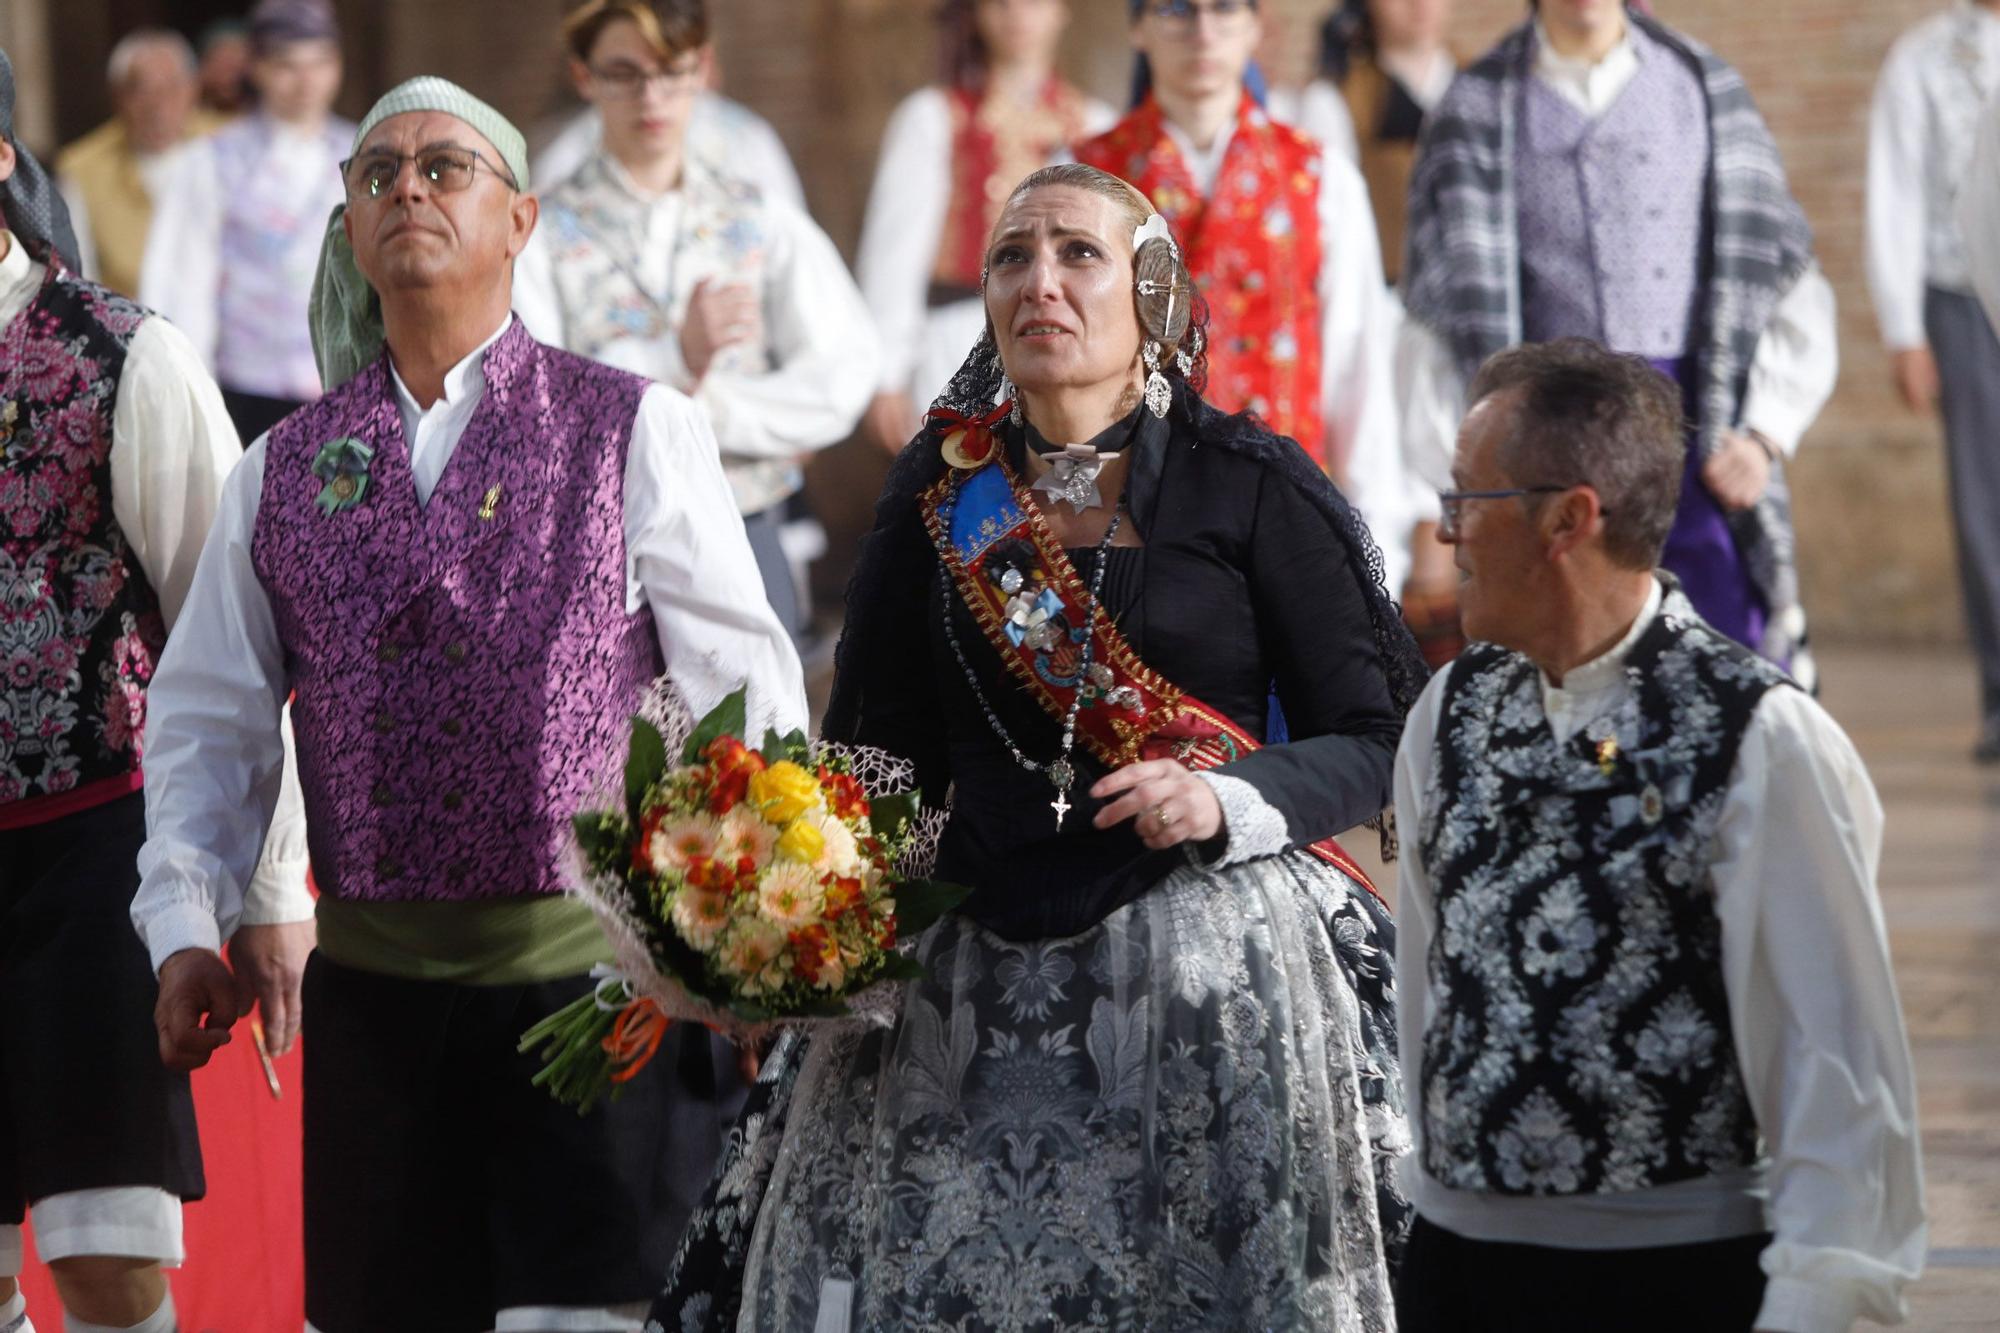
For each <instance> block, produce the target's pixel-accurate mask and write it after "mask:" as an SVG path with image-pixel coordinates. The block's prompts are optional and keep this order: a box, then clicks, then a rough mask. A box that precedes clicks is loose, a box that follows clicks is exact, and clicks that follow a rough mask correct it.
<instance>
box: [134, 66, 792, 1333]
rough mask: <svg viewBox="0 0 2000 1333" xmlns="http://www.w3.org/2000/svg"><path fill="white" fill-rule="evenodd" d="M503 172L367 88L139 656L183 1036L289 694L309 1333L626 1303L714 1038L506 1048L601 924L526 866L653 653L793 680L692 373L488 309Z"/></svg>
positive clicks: (631, 1322)
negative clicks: (539, 1080) (212, 488)
mask: <svg viewBox="0 0 2000 1333" xmlns="http://www.w3.org/2000/svg"><path fill="white" fill-rule="evenodd" d="M527 175H528V173H527V161H526V148H525V144H524V143H523V142H522V138H521V135H520V132H519V131H518V130H516V129H515V128H514V127H513V126H512V125H510V124H508V123H507V121H506V120H505V119H504V118H503V117H501V116H500V115H499V114H498V113H497V112H495V111H494V110H493V109H492V108H491V107H489V106H487V105H486V104H485V103H483V102H481V101H479V100H478V99H476V98H474V97H473V96H471V94H469V93H467V92H465V91H464V90H463V89H460V88H458V87H456V86H454V85H452V84H450V83H447V82H445V81H444V80H442V79H434V78H419V79H413V80H411V81H409V82H407V83H405V84H402V85H401V86H399V87H397V88H395V89H393V90H391V91H390V92H389V93H388V94H387V95H385V96H384V97H383V98H382V100H381V101H380V102H378V103H377V104H376V105H375V107H374V109H373V110H371V111H370V112H369V114H368V116H367V118H366V119H365V120H364V121H363V122H362V125H361V128H360V131H359V133H358V135H357V136H356V140H355V150H354V156H353V157H352V158H351V159H350V160H349V161H348V162H347V163H346V164H345V165H344V167H343V178H344V181H345V188H346V196H347V203H346V205H345V207H344V210H341V211H336V213H335V216H334V221H333V223H332V224H331V225H330V227H329V229H328V234H327V239H326V246H325V249H324V251H323V252H322V256H321V262H320V275H319V279H318V283H317V289H316V291H315V295H314V298H313V321H312V322H313V337H314V346H315V350H316V352H317V354H318V356H319V360H320V369H321V372H322V375H323V377H324V379H325V382H326V385H327V389H328V392H327V395H326V396H325V397H324V398H322V399H321V400H320V401H318V402H316V403H313V404H311V405H309V406H307V407H304V408H301V409H300V410H299V411H297V412H295V413H293V414H292V415H291V416H289V417H286V418H285V419H284V420H283V421H282V422H281V423H279V424H278V425H277V426H276V427H274V428H273V429H272V430H271V431H270V432H269V433H268V434H267V435H265V436H263V437H262V438H261V439H259V440H258V441H257V442H256V443H254V444H253V445H252V446H251V447H250V449H249V451H248V452H247V453H246V454H245V456H244V459H243V463H242V465H241V466H239V467H238V468H237V469H236V471H235V472H234V473H233V474H232V475H231V477H230V480H229V484H228V487H227V490H226V492H225V494H224V497H223V505H222V512H221V514H220V516H219V517H218V520H217V522H216V525H215V529H214V532H213V534H212V535H211V537H210V538H209V541H208V545H207V547H206V549H205V550H204V552H203V554H202V561H201V567H200V569H199V571H198V572H197V575H196V578H195V584H194V588H193V589H192V591H191V592H190V594H189V599H188V608H187V612H186V617H185V619H186V626H185V629H184V631H183V633H182V634H180V635H177V636H176V637H175V640H174V644H173V646H172V647H171V648H170V649H169V650H168V652H167V653H166V655H165V656H164V658H163V659H162V661H161V664H160V671H159V675H158V678H157V680H156V683H155V705H154V710H153V714H152V719H151V726H150V729H149V731H148V734H147V741H148V761H149V763H148V770H147V778H148V782H147V816H148V831H149V837H148V840H147V843H146V846H145V849H144V850H143V852H142V853H141V856H140V871H141V874H142V876H143V883H142V887H141V890H140V894H139V898H138V900H137V901H136V902H135V903H134V906H133V915H134V918H135V920H136V921H137V922H138V923H139V926H140V929H141V932H142V933H143V934H144V936H145V938H146V941H147V943H148V945H149V947H150V948H151V951H152V956H153V960H154V962H155V964H156V965H157V966H158V967H159V969H160V986H161V996H160V1004H159V1010H158V1022H159V1026H160V1031H161V1050H162V1053H163V1055H164V1056H165V1057H166V1058H167V1060H168V1061H169V1063H171V1064H175V1065H180V1066H188V1065H195V1064H199V1063H200V1062H201V1061H202V1060H204V1059H206V1057H207V1055H208V1053H209V1052H210V1051H211V1050H213V1049H214V1048H215V1047H216V1046H218V1045H220V1044H221V1043H222V1042H224V1041H226V1040H228V1033H227V1028H228V1025H229V1022H230V1020H231V1018H232V1017H233V1014H234V1006H233V1002H232V1001H231V999H230V987H231V984H232V982H231V977H230V975H229V972H228V969H227V968H226V966H225V965H224V964H223V962H222V961H221V960H220V959H219V958H218V957H217V956H216V954H215V951H214V950H215V941H216V938H217V936H218V934H219V933H220V931H221V930H222V929H225V928H226V926H227V924H228V923H229V922H230V921H231V920H232V919H233V917H234V916H235V914H236V912H237V910H238V902H239V899H238V894H237V892H236V888H235V886H236V885H237V884H238V883H240V882H241V880H242V878H243V875H244V874H245V872H246V869H247V864H248V861H249V859H250V856H251V853H252V851H253V849H254V848H255V846H256V844H257V842H258V841H259V839H260V838H261V836H262V831H263V824H264V821H265V818H266V817H267V815H268V811H269V806H268V798H267V796H266V795H265V793H264V790H263V788H264V786H265V775H267V774H268V773H270V772H271V771H272V766H273V764H274V763H275V756H276V755H277V754H278V753H279V751H278V745H279V726H278V717H279V707H280V705H281V704H282V702H283V701H284V699H285V698H286V696H287V695H288V694H291V695H293V706H292V707H293V721H294V727H295V729H296V732H297V738H298V753H299V775H300V781H301V784H302V786H303V789H304V793H305V804H306V812H307V829H308V839H309V842H310V846H311V852H312V862H313V869H314V874H315V877H316V880H317V882H318V886H319V889H320V895H321V896H320V900H319V909H318V925H319V948H318V950H317V952H315V954H314V955H313V958H312V960H311V962H310V964H309V965H308V967H307V971H306V977H305V994H304V1009H305V1021H306V1038H307V1043H306V1047H307V1051H308V1054H307V1060H306V1075H305V1085H306V1086H305V1099H306V1100H305V1234H306V1312H307V1317H308V1319H309V1320H310V1322H311V1325H312V1326H313V1327H314V1328H315V1329H318V1330H320V1333H399V1331H401V1330H408V1333H418V1331H419V1330H421V1331H422V1333H460V1331H461V1330H463V1331H464V1333H473V1331H474V1330H486V1329H498V1330H551V1329H565V1330H567V1329H577V1330H616V1329H635V1328H637V1327H638V1324H639V1322H640V1318H641V1316H642V1313H643V1309H644V1305H643V1302H644V1300H645V1298H646V1297H647V1296H648V1295H649V1294H650V1292H651V1289H652V1288H653V1286H655V1285H656V1284H657V1280H658V1277H659V1274H660V1272H661V1271H663V1269H664V1267H665V1264H666V1262H667V1259H668V1258H669V1252H670V1249H671V1247H672V1246H673V1244H674V1243H675V1241H676V1240H677V1239H678V1235H679V1231H680V1229H681V1227H682V1225H683V1223H684V1222H685V1219H686V1215H687V1212H688V1210H689V1208H690V1207H691V1205H692V1202H693V1199H694V1197H695V1196H696V1195H697V1194H698V1192H699V1191H700V1190H701V1189H702V1187H703V1186H704V1185H705V1183H706V1178H707V1174H708V1171H709V1168H710V1166H711V1165H712V1162H713V1159H714V1156H715V1154H716V1152H717V1150H718V1148H719V1146H720V1141H721V1136H722V1134H723V1132H724V1131H725V1129H726V1127H727V1123H728V1117H729V1115H730V1114H731V1111H732V1109H733V1108H732V1107H731V1106H730V1105H729V1104H728V1101H727V1098H725V1097H722V1096H718V1093H717V1089H718V1084H719V1083H721V1084H722V1085H723V1086H725V1087H726V1086H727V1081H726V1080H719V1079H718V1073H719V1072H720V1071H719V1070H718V1068H717V1066H718V1065H724V1066H726V1065H727V1064H728V1063H729V1055H728V1053H727V1051H726V1050H723V1049H713V1048H711V1045H710V1038H709V1035H708V1034H707V1033H706V1032H704V1031H702V1030H701V1029H699V1028H695V1029H693V1031H692V1033H690V1032H689V1030H688V1029H687V1028H684V1027H676V1028H675V1029H674V1030H673V1032H672V1034H671V1035H670V1037H669V1039H668V1045H667V1046H666V1047H665V1048H663V1050H662V1055H663V1057H664V1058H660V1059H656V1060H655V1061H654V1062H653V1063H652V1064H651V1065H650V1066H649V1067H648V1068H647V1070H646V1071H645V1072H644V1073H643V1074H641V1075H640V1077H639V1078H637V1079H635V1080H633V1081H632V1082H631V1083H629V1084H626V1085H625V1088H626V1092H625V1095H624V1096H623V1097H622V1098H620V1099H619V1100H618V1101H616V1102H614V1103H612V1104H610V1105H609V1106H606V1107H602V1108H600V1109H598V1110H596V1111H594V1112H592V1113H591V1114H589V1115H586V1116H581V1117H579V1116H578V1115H576V1114H575V1113H574V1112H572V1111H570V1110H568V1109H566V1108H564V1107H561V1106H559V1105H557V1104H556V1103H555V1102H554V1101H553V1100H552V1099H550V1098H549V1097H548V1096H547V1095H546V1094H544V1093H543V1092H542V1091H541V1090H540V1089H538V1088H534V1087H531V1086H530V1084H529V1078H530V1076H531V1074H532V1073H533V1072H534V1070H535V1061H534V1060H533V1058H532V1057H531V1056H526V1055H522V1054H520V1053H519V1052H517V1051H516V1049H515V1043H516V1042H517V1041H518V1039H519V1037H520V1034H521V1033H522V1032H523V1031H524V1030H526V1028H527V1027H528V1026H529V1025H531V1024H532V1023H534V1022H536V1021H537V1020H539V1019H540V1018H542V1017H544V1016H546V1015H547V1014H549V1013H551V1012H553V1011H554V1010H555V1009H557V1008H559V1007H560V1006H562V1005H564V1004H566V1003H568V1002H569V1001H571V1000H573V999H575V998H576V997H577V996H579V995H580V994H582V993H584V991H585V989H586V988H587V987H588V986H590V985H591V981H590V975H589V974H590V972H591V969H592V968H593V967H594V966H596V965H597V964H599V963H602V962H605V961H608V959H609V953H610V951H609V948H608V946H607V944H606V942H605V940H604V938H603V935H602V932H601V931H600V929H599V928H598V926H597V923H596V921H595V919H594V918H593V917H592V915H591V914H590V912H589V911H588V909H586V908H585V907H584V906H583V904H582V903H581V901H580V900H578V899H575V898H572V897H568V896H566V895H565V894H564V892H563V890H564V888H565V885H566V878H567V869H568V863H569V856H570V850H569V833H568V828H569V820H570V816H571V815H572V814H573V813H574V812H575V811H576V810H578V809H579V808H581V807H582V806H584V805H585V804H587V803H588V802H590V801H591V800H592V799H593V798H594V797H596V796H598V795H600V794H601V793H602V791H603V790H605V789H606V787H607V786H608V785H609V783H610V781H611V780H612V778H613V777H614V775H615V774H616V772H617V767H618V764H619V762H620V761H621V760H622V758H623V752H624V742H625V737H626V735H627V720H628V718H629V717H630V715H631V714H632V713H633V712H634V710H635V708H636V707H637V705H638V703H639V701H640V697H641V695H642V693H643V692H644V690H645V689H646V687H647V686H648V684H649V683H650V682H651V681H653V679H654V678H655V677H656V676H658V675H659V674H660V673H662V672H663V671H664V672H665V673H666V674H667V675H669V676H670V677H671V678H672V679H673V681H674V683H675V684H676V685H677V686H678V687H679V689H680V691H681V692H682V693H683V694H684V695H685V696H686V699H687V701H688V703H689V704H690V705H691V706H692V707H693V708H694V710H695V711H696V712H697V713H699V712H702V711H705V710H706V709H708V708H709V707H710V706H712V705H713V704H714V703H716V702H717V701H718V700H719V699H720V698H721V697H722V696H723V695H724V694H726V693H728V692H729V691H731V690H734V689H735V688H737V687H738V686H741V685H744V684H746V683H747V685H748V689H749V721H750V725H751V728H752V729H753V730H754V731H756V732H757V733H758V734H761V731H762V729H763V728H764V727H766V726H775V727H777V728H779V729H781V730H783V729H789V728H792V727H799V726H803V725H804V723H805V720H806V706H805V695H804V689H803V684H802V681H801V676H800V669H799V663H798V659H797V657H796V656H795V655H794V653H793V651H792V648H791V644H790V641H789V640H788V638H787V637H786V635H785V633H784V631H783V629H782V628H781V627H780V626H779V624H778V622H777V619H776V618H775V616H773V614H772V613H771V610H770V607H769V606H768V604H767V603H766V602H765V599H764V593H763V589H762V584H761V582H760V580H759V577H758V574H757V566H756V562H755V560H754V558H753V557H752V555H751V552H750V548H749V544H748V542H747V540H746V539H745V537H744V533H743V525H742V522H741V520H740V519H739V518H738V517H737V514H736V506H735V505H734V503H732V501H731V499H730V494H729V489H728V486H727V484H726V483H725V481H724V480H723V475H722V469H721V464H720V462H719V460H718V455H717V450H716V444H715V439H714V436H713V435H712V434H711V432H710V430H709V427H708V425H707V423H706V421H705V420H704V419H703V417H702V416H701V414H700V413H699V411H698V410H697V409H696V408H695V407H694V406H693V405H692V404H691V403H690V402H689V401H688V400H687V399H686V398H684V397H682V396H681V395H679V394H677V393H674V392H672V391H671V390H668V389H665V388H662V387H660V386H657V385H653V384H650V383H649V382H647V381H646V380H643V379H641V378H639V377H637V376H634V375H629V374H626V373H624V372H622V371H617V370H613V369H611V368H609V367H607V366H602V365H599V364H597V363H594V362H591V361H586V360H584V359H582V358H580V357H575V356H571V355H569V354H567V353H564V352H561V351H557V350H555V349H553V348H549V347H545V346H543V345H541V344H540V343H537V342H536V341H535V340H534V339H533V338H531V337H530V336H529V335H528V333H527V331H526V330H525V329H524V328H523V327H522V325H521V324H520V322H519V321H518V320H517V319H515V318H514V317H513V316H512V314H511V313H510V302H511V295H512V276H513V261H514V259H515V257H516V256H517V255H519V254H520V252H521V249H522V247H523V246H524V245H525V244H526V243H527V240H528V237H529V235H530V234H531V233H532V232H533V230H534V226H535V222H536V218H537V206H536V201H535V199H534V198H533V197H532V196H531V195H528V194H525V193H523V191H524V190H525V189H526V188H527V185H528V179H527ZM204 1014H205V1015H206V1016H207V1018H206V1022H205V1023H203V1022H201V1019H202V1016H203V1015H204ZM627 1307H629V1308H627Z"/></svg>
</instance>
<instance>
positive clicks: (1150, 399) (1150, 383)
mask: <svg viewBox="0 0 2000 1333" xmlns="http://www.w3.org/2000/svg"><path fill="white" fill-rule="evenodd" d="M1139 359H1140V360H1142V361H1143V362H1145V364H1146V410H1147V411H1148V412H1151V413H1152V414H1153V415H1154V416H1156V417H1163V416H1165V415H1166V414H1167V409H1168V408H1169V407H1171V406H1173V402H1174V390H1173V386H1172V385H1170V384H1168V383H1167V377H1166V376H1165V375H1162V374H1161V373H1160V340H1159V339H1157V338H1148V339H1146V345H1145V346H1144V347H1142V348H1140V349H1139Z"/></svg>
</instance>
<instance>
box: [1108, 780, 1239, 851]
mask: <svg viewBox="0 0 2000 1333" xmlns="http://www.w3.org/2000/svg"><path fill="white" fill-rule="evenodd" d="M1090 794H1091V795H1092V796H1093V797H1095V798H1096V799H1097V800H1100V801H1109V802H1110V804H1108V805H1106V806H1105V807H1104V808H1103V809H1102V810H1099V811H1098V812H1097V818H1095V819H1093V820H1092V821H1091V824H1092V825H1093V826H1094V827H1096V828H1101V829H1103V828H1110V827H1111V826H1112V825H1114V824H1122V823H1124V822H1125V821H1126V820H1128V819H1133V818H1136V819H1137V821H1138V822H1137V823H1136V824H1135V825H1134V828H1135V829H1136V830H1137V831H1138V834H1139V840H1140V841H1141V842H1143V843H1145V844H1146V845H1147V846H1148V847H1150V848H1152V849H1153V850H1154V851H1156V852H1157V851H1164V850H1165V849H1166V848H1168V847H1172V846H1175V845H1176V844H1178V843H1183V842H1206V841H1208V840H1209V839H1210V838H1213V837H1214V836H1215V835H1216V834H1218V833H1220V832H1222V803H1221V802H1220V801H1218V800H1216V799H1215V791H1214V789H1213V788H1211V787H1210V786H1209V785H1208V784H1207V783H1206V782H1203V781H1202V780H1201V779H1200V778H1198V777H1196V776H1195V775H1194V774H1192V773H1190V772H1188V771H1187V769H1185V768H1183V767H1181V766H1180V765H1179V764H1177V763H1175V762H1174V761H1173V760H1171V759H1149V760H1147V761H1146V762H1145V763H1141V764H1128V765H1127V766H1126V767H1124V768H1121V769H1119V770H1118V771H1117V772H1116V773H1113V774H1111V775H1109V776H1108V777H1105V778H1101V779H1099V780H1098V783H1097V785H1096V786H1094V787H1092V788H1091V789H1090ZM1114 796H1116V797H1117V798H1118V799H1117V800H1115V801H1114V800H1112V799H1111V798H1112V797H1114Z"/></svg>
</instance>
